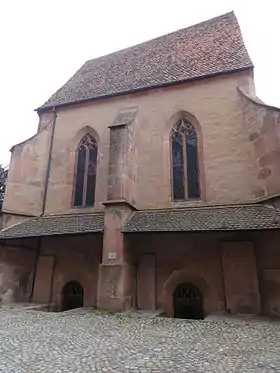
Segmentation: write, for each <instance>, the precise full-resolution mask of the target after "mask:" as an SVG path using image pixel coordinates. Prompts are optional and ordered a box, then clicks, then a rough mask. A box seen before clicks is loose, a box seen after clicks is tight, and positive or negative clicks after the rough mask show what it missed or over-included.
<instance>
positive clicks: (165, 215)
mask: <svg viewBox="0 0 280 373" xmlns="http://www.w3.org/2000/svg"><path fill="white" fill-rule="evenodd" d="M279 228H280V211H278V210H276V209H275V208H274V207H272V206H267V205H257V204H251V205H239V206H221V207H193V208H178V209H166V210H145V211H144V210H143V211H136V212H134V214H133V215H132V217H131V218H130V219H129V220H128V221H127V223H126V225H125V227H124V232H183V231H185V232H188V231H232V230H257V229H279Z"/></svg>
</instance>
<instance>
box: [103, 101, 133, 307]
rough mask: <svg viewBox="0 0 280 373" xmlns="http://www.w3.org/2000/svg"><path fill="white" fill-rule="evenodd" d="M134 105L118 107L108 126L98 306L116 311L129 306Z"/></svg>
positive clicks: (130, 287) (131, 278) (130, 291)
mask: <svg viewBox="0 0 280 373" xmlns="http://www.w3.org/2000/svg"><path fill="white" fill-rule="evenodd" d="M136 113H137V110H136V108H127V109H123V110H121V111H120V112H119V113H118V114H117V116H116V118H115V121H114V123H113V124H112V126H110V151H109V171H108V190H107V201H106V202H104V205H105V218H104V236H103V255H102V264H101V265H100V267H99V279H98V295H97V306H98V308H101V309H105V310H111V311H118V310H124V309H129V308H131V307H132V306H133V303H134V301H133V300H134V295H135V281H134V278H135V270H134V266H133V264H132V261H131V257H130V253H129V248H128V244H127V240H126V239H125V237H124V234H123V233H122V229H123V226H124V224H125V221H126V220H127V219H128V218H129V216H130V215H131V214H132V213H133V211H134V210H135V207H134V198H133V195H134V180H135V147H134V144H133V141H134V138H133V128H134V127H133V124H132V122H133V121H134V118H135V115H136Z"/></svg>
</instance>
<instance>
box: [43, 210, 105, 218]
mask: <svg viewBox="0 0 280 373" xmlns="http://www.w3.org/2000/svg"><path fill="white" fill-rule="evenodd" d="M100 214H104V211H95V212H87V213H85V212H79V213H74V214H67V213H66V214H50V215H43V216H40V218H41V219H51V218H65V217H74V216H89V215H90V216H92V215H100Z"/></svg>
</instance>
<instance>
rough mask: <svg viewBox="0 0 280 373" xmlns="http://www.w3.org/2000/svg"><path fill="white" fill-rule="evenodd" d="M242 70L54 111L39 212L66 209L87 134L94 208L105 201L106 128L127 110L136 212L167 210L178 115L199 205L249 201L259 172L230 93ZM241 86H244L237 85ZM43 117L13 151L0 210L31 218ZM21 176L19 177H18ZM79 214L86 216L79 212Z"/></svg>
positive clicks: (40, 168) (36, 200)
mask: <svg viewBox="0 0 280 373" xmlns="http://www.w3.org/2000/svg"><path fill="white" fill-rule="evenodd" d="M250 74H251V73H250V72H249V71H247V72H246V71H245V72H240V73H235V74H231V75H227V76H221V77H215V78H209V79H205V80H200V81H195V82H191V83H185V84H182V85H177V86H174V87H166V88H164V89H154V90H151V91H149V92H142V93H137V94H133V95H125V96H119V97H115V98H111V99H106V100H99V101H92V102H89V103H84V104H80V105H72V106H69V107H65V108H59V109H58V110H57V120H56V129H55V134H54V144H53V154H52V160H51V172H50V180H49V188H48V193H47V204H46V213H64V212H72V213H76V212H81V209H77V208H75V209H73V208H72V207H73V206H72V194H73V182H74V171H75V149H76V146H77V144H78V143H79V141H80V139H81V138H82V136H83V135H84V134H85V133H86V132H91V133H93V134H94V136H95V138H96V139H97V142H98V147H99V148H98V149H99V151H98V162H97V163H98V164H97V185H96V198H95V201H96V203H95V206H94V207H93V208H88V209H87V211H92V210H96V211H97V210H102V209H103V205H102V202H104V201H105V200H106V198H107V179H108V164H109V139H110V136H109V128H108V127H109V126H110V125H112V123H113V122H114V119H115V117H116V115H117V114H118V113H119V112H120V111H121V110H123V109H126V108H128V107H135V108H137V114H136V117H135V119H134V120H133V121H132V123H131V124H130V125H129V126H130V135H131V134H132V135H133V141H130V142H131V145H130V146H129V147H128V150H127V151H128V152H131V150H132V148H133V149H134V150H133V157H130V156H129V158H133V160H132V161H130V163H129V167H128V179H129V182H128V185H129V187H130V189H131V190H130V191H128V192H127V194H128V195H130V196H132V197H133V200H135V203H136V205H137V206H138V207H139V208H150V207H159V208H160V207H171V206H173V203H172V198H171V176H170V166H171V164H170V142H169V135H170V132H171V129H172V126H173V125H174V118H175V117H176V115H177V114H178V113H187V114H188V113H189V114H190V115H191V117H193V118H195V121H196V123H197V127H199V131H200V134H201V136H200V142H199V148H200V159H199V162H200V170H201V172H200V174H201V178H202V179H203V180H202V182H201V185H202V188H203V190H202V196H203V202H205V203H211V204H217V203H239V202H243V201H249V200H252V199H254V198H255V197H256V190H257V189H258V188H259V181H258V178H257V173H258V171H259V170H258V168H257V164H256V161H255V155H254V152H253V149H252V146H251V143H250V140H249V136H248V130H247V129H246V125H245V120H246V118H245V116H244V105H243V101H242V97H241V96H240V94H239V93H238V91H237V87H238V86H239V84H241V85H242V86H244V84H245V83H246V84H249V83H248V82H249V80H248V79H247V78H248V76H249V75H250ZM244 82H245V83H244ZM49 116H50V114H48V113H46V114H42V116H41V122H40V126H39V128H40V132H38V134H37V135H36V136H35V137H33V138H32V139H30V140H28V141H27V142H25V143H23V144H20V145H17V146H16V147H15V148H14V151H13V155H12V161H11V168H10V172H9V180H8V187H7V193H6V198H5V202H4V209H6V210H9V211H10V210H13V211H24V212H29V213H38V211H39V210H40V206H41V197H42V182H43V175H45V165H46V163H47V149H48V146H47V144H48V141H47V140H48V128H49V126H48V125H47V124H48V121H49V120H50V118H49ZM23 175H24V176H23ZM82 211H85V209H83V210H82Z"/></svg>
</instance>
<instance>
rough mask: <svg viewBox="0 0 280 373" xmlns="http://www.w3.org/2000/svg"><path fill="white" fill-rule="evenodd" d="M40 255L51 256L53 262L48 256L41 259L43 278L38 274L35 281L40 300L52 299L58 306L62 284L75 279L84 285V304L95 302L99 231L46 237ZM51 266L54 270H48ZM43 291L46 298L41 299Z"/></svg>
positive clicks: (99, 249)
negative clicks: (97, 232) (92, 233)
mask: <svg viewBox="0 0 280 373" xmlns="http://www.w3.org/2000/svg"><path fill="white" fill-rule="evenodd" d="M41 256H48V257H49V258H53V260H54V266H52V265H50V263H49V260H43V264H42V265H43V267H42V266H41V272H44V273H45V281H42V279H41V277H40V274H39V275H38V278H37V280H36V281H37V282H36V283H35V288H36V286H37V294H38V296H39V297H40V302H46V303H48V302H49V299H51V302H53V303H54V304H55V305H56V306H57V308H58V309H60V306H61V295H62V294H61V292H62V288H63V286H64V285H65V284H66V282H68V281H72V280H74V281H78V282H79V283H80V284H81V285H82V287H83V289H84V305H85V306H89V305H90V306H94V305H96V298H97V284H98V270H99V264H100V263H101V257H102V236H101V235H100V236H99V235H84V236H68V237H67V236H65V237H60V236H56V237H45V238H44V240H43V243H42V249H41ZM52 269H54V272H53V274H51V273H50V271H51V270H52ZM52 279H53V280H52ZM52 281H53V283H51V282H52ZM42 295H45V296H46V299H42Z"/></svg>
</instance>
